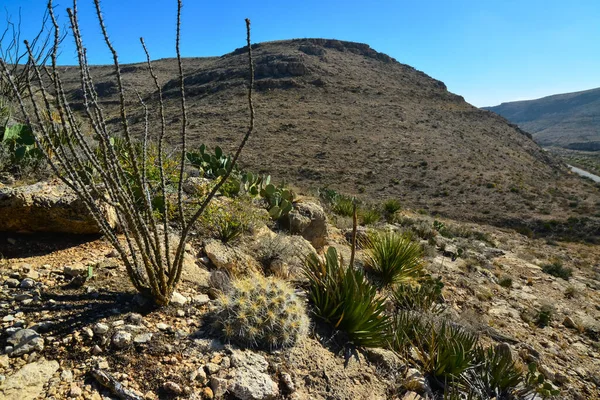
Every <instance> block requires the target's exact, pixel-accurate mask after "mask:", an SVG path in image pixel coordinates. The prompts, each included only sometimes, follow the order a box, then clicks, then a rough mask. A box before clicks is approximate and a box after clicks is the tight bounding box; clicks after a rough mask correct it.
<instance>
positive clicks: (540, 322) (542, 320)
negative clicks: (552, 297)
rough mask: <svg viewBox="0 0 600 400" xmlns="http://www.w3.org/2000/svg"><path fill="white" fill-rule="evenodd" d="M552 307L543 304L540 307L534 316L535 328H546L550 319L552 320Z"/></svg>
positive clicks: (553, 311)
mask: <svg viewBox="0 0 600 400" xmlns="http://www.w3.org/2000/svg"><path fill="white" fill-rule="evenodd" d="M554 313H555V310H554V307H552V305H550V304H544V305H542V307H541V308H540V309H539V310H538V312H537V314H536V320H535V322H536V324H537V326H539V327H540V328H544V327H546V326H548V325H549V324H550V322H551V321H552V319H553V318H554Z"/></svg>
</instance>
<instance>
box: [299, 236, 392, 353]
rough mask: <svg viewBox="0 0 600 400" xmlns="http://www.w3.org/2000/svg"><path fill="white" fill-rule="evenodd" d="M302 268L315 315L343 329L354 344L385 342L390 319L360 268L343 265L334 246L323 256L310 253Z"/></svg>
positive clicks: (379, 344) (380, 344) (370, 344)
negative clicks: (322, 257)
mask: <svg viewBox="0 0 600 400" xmlns="http://www.w3.org/2000/svg"><path fill="white" fill-rule="evenodd" d="M303 270H304V274H305V276H306V278H307V279H308V299H309V301H310V303H311V304H312V309H313V313H314V314H315V316H317V317H318V318H320V319H322V320H324V321H326V322H328V323H329V324H331V325H332V326H333V327H334V328H335V329H339V330H341V331H343V332H345V333H346V334H347V335H348V339H349V340H350V341H351V342H353V343H354V344H355V345H360V346H366V347H380V346H384V345H386V344H387V340H388V332H389V331H388V328H389V326H390V319H389V317H388V316H387V315H386V314H385V300H384V299H383V298H381V297H379V296H378V294H377V289H376V288H375V287H374V286H373V285H371V283H369V281H368V280H367V279H366V278H365V276H364V274H363V272H362V271H361V270H359V269H354V268H351V267H346V266H344V265H342V263H341V261H340V258H339V257H338V254H337V251H336V249H335V248H334V247H330V248H329V249H328V250H327V253H326V254H325V257H324V259H321V258H319V257H318V256H317V255H315V254H311V255H310V256H309V257H308V258H307V259H306V263H305V265H304V269H303Z"/></svg>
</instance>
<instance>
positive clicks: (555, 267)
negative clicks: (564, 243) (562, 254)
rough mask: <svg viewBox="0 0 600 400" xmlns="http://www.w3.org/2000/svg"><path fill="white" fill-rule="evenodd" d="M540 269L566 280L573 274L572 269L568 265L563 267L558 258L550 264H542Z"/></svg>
mask: <svg viewBox="0 0 600 400" xmlns="http://www.w3.org/2000/svg"><path fill="white" fill-rule="evenodd" d="M542 271H544V272H545V273H547V274H549V275H552V276H555V277H557V278H562V279H564V280H566V281H568V280H569V278H570V277H571V275H573V270H572V269H571V268H569V267H563V264H562V262H561V261H560V260H556V261H554V262H553V263H552V264H546V265H544V266H542Z"/></svg>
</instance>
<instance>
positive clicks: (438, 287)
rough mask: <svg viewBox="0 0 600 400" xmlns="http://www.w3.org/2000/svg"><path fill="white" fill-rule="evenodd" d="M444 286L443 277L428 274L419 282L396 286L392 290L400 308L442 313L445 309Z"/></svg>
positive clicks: (396, 303) (397, 306)
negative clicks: (433, 276) (434, 277)
mask: <svg viewBox="0 0 600 400" xmlns="http://www.w3.org/2000/svg"><path fill="white" fill-rule="evenodd" d="M443 287H444V284H443V283H442V278H437V279H433V278H432V277H431V276H427V277H426V278H424V279H421V280H420V282H418V283H417V284H400V285H397V286H395V287H394V288H393V290H392V299H393V300H394V303H395V305H396V308H398V309H399V310H406V311H420V312H429V313H431V314H441V313H442V312H443V311H444V310H445V307H444V306H443V305H442V303H443V297H442V288H443Z"/></svg>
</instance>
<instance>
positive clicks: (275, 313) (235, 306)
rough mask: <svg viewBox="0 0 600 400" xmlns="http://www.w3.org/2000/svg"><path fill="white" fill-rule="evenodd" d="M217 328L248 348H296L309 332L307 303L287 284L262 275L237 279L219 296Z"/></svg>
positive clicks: (231, 339)
mask: <svg viewBox="0 0 600 400" xmlns="http://www.w3.org/2000/svg"><path fill="white" fill-rule="evenodd" d="M216 303H217V309H216V313H215V319H214V323H213V328H214V329H216V330H218V331H220V332H221V334H222V335H223V337H224V338H225V339H227V340H229V341H233V342H236V343H239V344H240V345H244V346H247V347H259V348H271V349H273V348H278V347H287V346H292V345H294V344H295V343H296V342H297V341H298V340H299V339H300V338H301V337H302V336H306V334H307V333H308V326H309V321H308V317H307V315H306V307H305V305H304V304H303V301H302V300H301V299H300V298H299V297H298V296H296V294H295V293H294V290H293V288H292V287H290V286H289V285H288V284H287V283H286V282H285V281H283V280H281V279H277V278H273V277H269V278H265V277H262V276H259V277H251V278H244V279H234V280H233V281H232V282H231V286H230V288H229V290H228V291H227V292H223V293H221V294H219V296H218V297H217V301H216Z"/></svg>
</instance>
